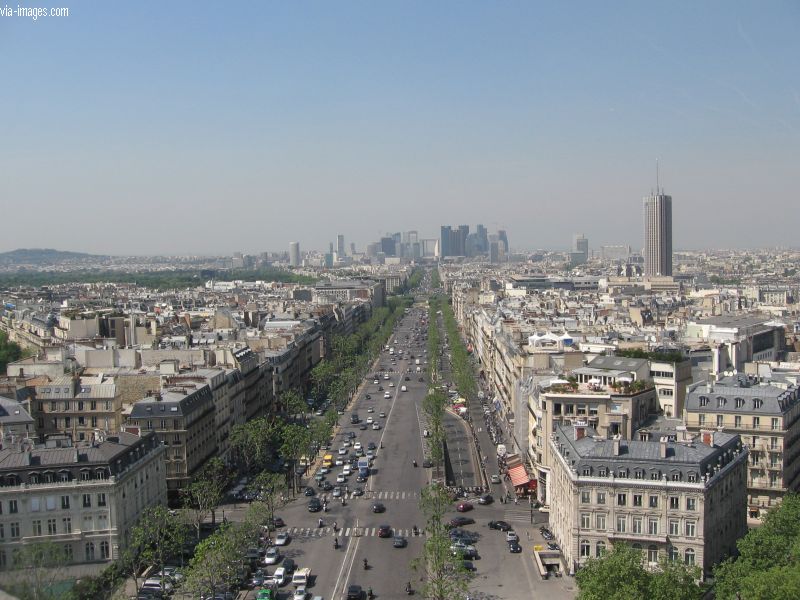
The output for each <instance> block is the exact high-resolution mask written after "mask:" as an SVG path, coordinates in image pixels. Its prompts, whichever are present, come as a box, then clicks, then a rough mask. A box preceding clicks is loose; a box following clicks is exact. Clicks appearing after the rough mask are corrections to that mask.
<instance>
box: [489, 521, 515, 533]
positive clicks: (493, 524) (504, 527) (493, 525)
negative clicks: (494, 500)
mask: <svg viewBox="0 0 800 600" xmlns="http://www.w3.org/2000/svg"><path fill="white" fill-rule="evenodd" d="M489 529H497V530H498V531H511V525H509V524H508V523H506V522H505V521H489Z"/></svg>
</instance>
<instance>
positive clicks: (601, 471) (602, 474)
mask: <svg viewBox="0 0 800 600" xmlns="http://www.w3.org/2000/svg"><path fill="white" fill-rule="evenodd" d="M597 475H598V477H607V476H608V472H607V471H606V468H605V467H600V469H598V473H597Z"/></svg>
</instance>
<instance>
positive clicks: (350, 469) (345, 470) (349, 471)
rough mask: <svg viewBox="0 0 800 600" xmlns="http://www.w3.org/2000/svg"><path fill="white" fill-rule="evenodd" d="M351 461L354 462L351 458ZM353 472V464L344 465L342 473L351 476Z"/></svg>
mask: <svg viewBox="0 0 800 600" xmlns="http://www.w3.org/2000/svg"><path fill="white" fill-rule="evenodd" d="M350 462H351V463H352V462H353V461H352V459H351V460H350ZM352 473H353V467H352V466H350V465H344V466H343V467H342V475H344V476H345V477H349V476H350V475H351V474H352Z"/></svg>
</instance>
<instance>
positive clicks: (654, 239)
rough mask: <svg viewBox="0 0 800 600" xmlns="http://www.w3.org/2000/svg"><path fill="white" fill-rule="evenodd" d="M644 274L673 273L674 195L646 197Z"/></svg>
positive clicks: (660, 194)
mask: <svg viewBox="0 0 800 600" xmlns="http://www.w3.org/2000/svg"><path fill="white" fill-rule="evenodd" d="M644 274H645V276H646V277H651V276H655V275H672V196H667V195H666V194H663V193H658V190H656V193H655V194H652V195H650V196H647V197H645V198H644Z"/></svg>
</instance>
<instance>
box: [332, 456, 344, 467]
mask: <svg viewBox="0 0 800 600" xmlns="http://www.w3.org/2000/svg"><path fill="white" fill-rule="evenodd" d="M333 464H334V465H335V466H337V467H341V466H342V465H343V464H344V459H343V458H342V457H341V456H337V457H336V460H334V461H333Z"/></svg>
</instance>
